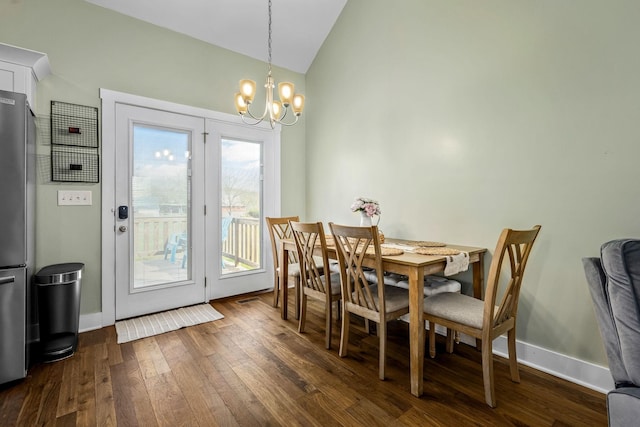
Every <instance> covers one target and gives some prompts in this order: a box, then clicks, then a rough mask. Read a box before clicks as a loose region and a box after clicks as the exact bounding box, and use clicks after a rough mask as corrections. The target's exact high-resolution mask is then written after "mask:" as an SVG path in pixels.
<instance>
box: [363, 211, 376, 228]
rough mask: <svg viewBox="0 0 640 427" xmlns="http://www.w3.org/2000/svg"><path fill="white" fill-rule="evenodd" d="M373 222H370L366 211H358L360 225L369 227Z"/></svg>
mask: <svg viewBox="0 0 640 427" xmlns="http://www.w3.org/2000/svg"><path fill="white" fill-rule="evenodd" d="M372 225H373V224H372V223H371V217H370V216H369V215H367V213H366V212H364V211H361V212H360V227H371V226H372Z"/></svg>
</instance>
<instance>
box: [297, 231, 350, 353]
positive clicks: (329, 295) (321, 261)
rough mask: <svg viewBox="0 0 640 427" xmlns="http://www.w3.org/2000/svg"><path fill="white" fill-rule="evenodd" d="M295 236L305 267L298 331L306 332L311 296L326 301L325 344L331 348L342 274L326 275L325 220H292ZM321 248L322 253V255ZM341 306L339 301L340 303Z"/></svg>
mask: <svg viewBox="0 0 640 427" xmlns="http://www.w3.org/2000/svg"><path fill="white" fill-rule="evenodd" d="M290 224H291V229H292V230H293V238H294V239H295V242H296V248H297V249H298V259H299V261H300V267H301V276H302V281H301V289H300V298H301V299H300V320H299V321H298V332H300V333H303V332H304V326H305V322H306V320H307V298H312V299H315V300H319V301H322V302H323V303H324V307H325V319H326V320H325V334H326V339H325V347H326V348H327V349H330V348H331V330H332V328H331V326H332V324H333V303H334V302H339V301H340V297H341V293H340V273H331V272H330V271H329V270H328V269H327V270H326V271H327V273H329V274H325V269H323V268H322V266H323V265H329V257H328V256H327V240H326V237H325V234H324V227H323V225H322V223H321V222H312V223H302V222H294V221H291V222H290ZM318 249H319V250H320V256H318V254H317V253H318ZM338 307H339V304H338Z"/></svg>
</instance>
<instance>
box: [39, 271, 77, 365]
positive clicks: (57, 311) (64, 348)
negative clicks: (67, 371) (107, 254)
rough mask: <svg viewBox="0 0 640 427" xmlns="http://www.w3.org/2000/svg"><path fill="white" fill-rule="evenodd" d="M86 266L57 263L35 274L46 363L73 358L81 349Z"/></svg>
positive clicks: (42, 352) (43, 357) (42, 344)
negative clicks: (81, 303)
mask: <svg viewBox="0 0 640 427" xmlns="http://www.w3.org/2000/svg"><path fill="white" fill-rule="evenodd" d="M83 268H84V264H82V263H79V262H74V263H66V264H55V265H50V266H47V267H44V268H42V269H41V270H40V271H38V272H37V273H36V275H35V283H36V291H37V292H36V297H37V304H38V317H39V324H40V350H41V355H42V360H43V361H45V362H54V361H56V360H60V359H64V358H66V357H69V356H72V355H73V353H74V352H75V351H76V348H77V346H78V323H79V321H80V277H81V275H82V269H83Z"/></svg>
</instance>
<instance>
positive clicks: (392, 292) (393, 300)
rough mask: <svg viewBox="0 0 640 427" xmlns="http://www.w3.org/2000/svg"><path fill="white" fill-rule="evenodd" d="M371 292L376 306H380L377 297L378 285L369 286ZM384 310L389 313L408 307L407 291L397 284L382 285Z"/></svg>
mask: <svg viewBox="0 0 640 427" xmlns="http://www.w3.org/2000/svg"><path fill="white" fill-rule="evenodd" d="M371 293H372V294H373V299H374V300H375V302H376V305H377V306H380V304H379V299H378V285H372V286H371ZM384 298H385V311H386V312H387V313H391V312H393V311H398V310H402V309H404V308H406V309H407V310H408V309H409V292H408V291H407V290H405V289H402V288H398V287H397V286H385V287H384Z"/></svg>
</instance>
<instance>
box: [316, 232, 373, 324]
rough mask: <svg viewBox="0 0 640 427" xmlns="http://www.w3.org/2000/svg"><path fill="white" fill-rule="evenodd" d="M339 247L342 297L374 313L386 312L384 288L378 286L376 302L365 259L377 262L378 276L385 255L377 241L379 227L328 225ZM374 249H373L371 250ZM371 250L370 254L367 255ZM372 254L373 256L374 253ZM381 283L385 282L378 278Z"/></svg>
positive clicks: (337, 250)
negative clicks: (366, 272) (366, 270)
mask: <svg viewBox="0 0 640 427" xmlns="http://www.w3.org/2000/svg"><path fill="white" fill-rule="evenodd" d="M329 227H330V228H331V233H332V234H333V239H334V241H335V245H336V252H337V254H338V263H339V265H340V273H341V274H342V280H341V283H342V298H343V300H344V301H345V302H348V303H350V304H355V305H358V306H360V307H362V308H364V309H367V310H370V311H372V312H377V313H384V312H385V302H384V286H378V287H377V297H378V298H377V301H378V302H377V303H376V299H375V298H374V294H373V292H372V289H371V283H369V281H368V280H367V278H366V276H365V274H364V269H365V267H364V261H365V258H366V257H372V258H373V259H374V264H375V266H374V268H375V269H376V272H377V274H378V275H380V274H381V272H382V271H383V270H382V256H381V252H380V243H379V240H378V227H377V226H375V225H374V226H371V227H350V226H344V225H337V224H333V223H329ZM371 248H373V249H371ZM367 250H369V253H367ZM371 251H373V254H371ZM379 283H384V281H383V279H382V278H379Z"/></svg>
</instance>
